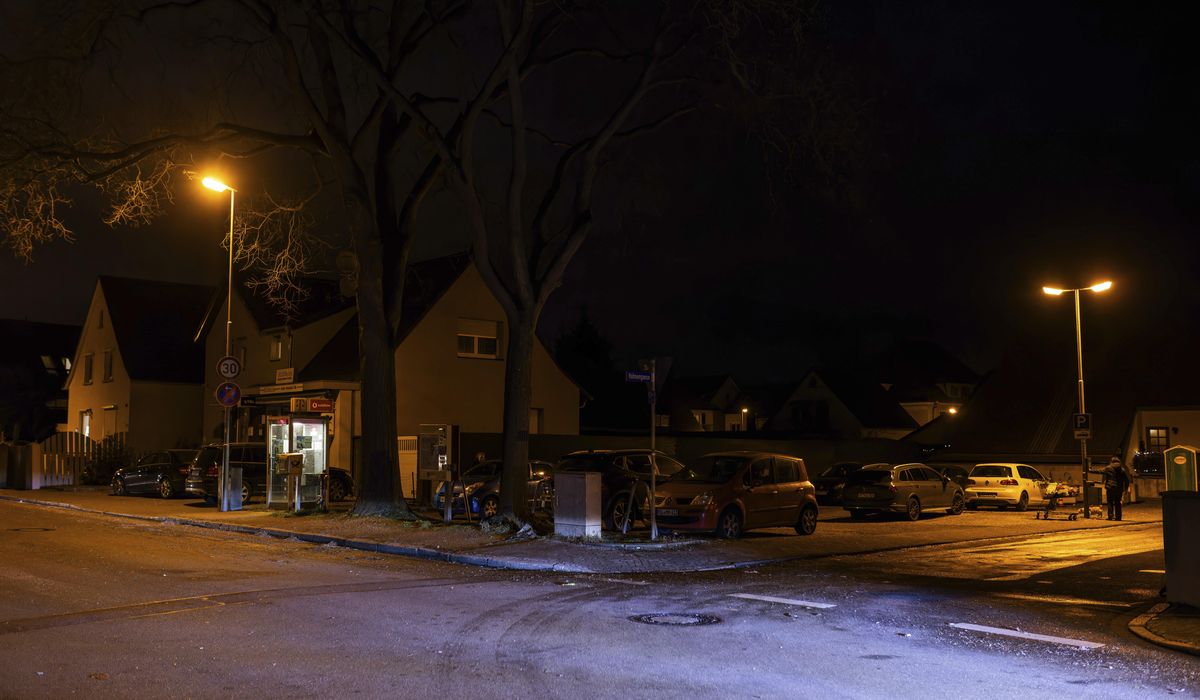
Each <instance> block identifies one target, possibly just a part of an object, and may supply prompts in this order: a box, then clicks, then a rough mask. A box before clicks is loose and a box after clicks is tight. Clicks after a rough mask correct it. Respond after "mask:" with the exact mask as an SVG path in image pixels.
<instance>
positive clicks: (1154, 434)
mask: <svg viewBox="0 0 1200 700" xmlns="http://www.w3.org/2000/svg"><path fill="white" fill-rule="evenodd" d="M1170 446H1171V438H1170V433H1169V431H1168V430H1167V426H1165V425H1163V426H1153V427H1150V428H1146V447H1147V448H1149V451H1150V452H1165V451H1166V449H1167V448H1168V447H1170Z"/></svg>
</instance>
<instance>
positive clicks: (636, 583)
mask: <svg viewBox="0 0 1200 700" xmlns="http://www.w3.org/2000/svg"><path fill="white" fill-rule="evenodd" d="M601 580H602V581H608V582H609V583H623V584H625V585H626V586H649V585H650V582H649V581H626V580H624V579H619V578H606V579H601Z"/></svg>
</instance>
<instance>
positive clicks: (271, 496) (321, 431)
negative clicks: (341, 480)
mask: <svg viewBox="0 0 1200 700" xmlns="http://www.w3.org/2000/svg"><path fill="white" fill-rule="evenodd" d="M328 444H329V440H328V426H327V425H326V422H325V418H321V417H316V418H309V417H303V416H295V415H290V416H281V417H278V418H271V419H270V424H269V426H268V429H267V446H268V451H269V460H270V471H271V481H270V485H269V488H268V491H267V505H268V507H271V508H291V507H293V505H294V504H293V503H290V502H289V499H288V483H287V482H288V468H287V463H286V460H282V459H280V458H279V456H280V455H282V454H287V453H299V454H302V455H304V469H303V471H302V473H301V475H300V502H301V504H303V505H308V506H316V504H317V503H319V502H320V500H321V477H322V476H323V475H324V474H325V473H326V467H327V461H326V459H327V456H326V448H327V446H328Z"/></svg>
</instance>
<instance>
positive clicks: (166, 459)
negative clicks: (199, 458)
mask: <svg viewBox="0 0 1200 700" xmlns="http://www.w3.org/2000/svg"><path fill="white" fill-rule="evenodd" d="M195 456H196V450H159V451H158V452H150V453H147V454H146V455H144V456H142V458H141V459H139V460H138V461H137V464H134V465H133V466H129V467H121V468H120V469H118V470H117V471H115V472H113V477H112V482H111V485H112V492H113V495H114V496H124V495H126V494H135V493H154V494H158V495H159V496H161V497H162V498H171V497H172V496H178V495H181V494H182V493H183V490H184V483H185V482H186V481H187V475H188V468H189V467H190V466H191V464H192V458H193V457H195Z"/></svg>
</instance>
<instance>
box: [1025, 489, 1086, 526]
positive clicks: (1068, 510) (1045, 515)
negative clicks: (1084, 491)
mask: <svg viewBox="0 0 1200 700" xmlns="http://www.w3.org/2000/svg"><path fill="white" fill-rule="evenodd" d="M1078 501H1079V488H1078V487H1077V486H1073V485H1071V484H1051V485H1050V488H1049V489H1047V490H1046V505H1044V506H1042V508H1041V510H1038V511H1036V512H1034V514H1033V517H1034V519H1041V520H1050V518H1051V516H1053V517H1056V518H1062V519H1064V520H1075V519H1076V518H1078V517H1079V515H1080V514H1081V513H1083V509H1082V508H1078V507H1076V504H1077V503H1078ZM1064 506H1065V507H1064Z"/></svg>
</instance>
